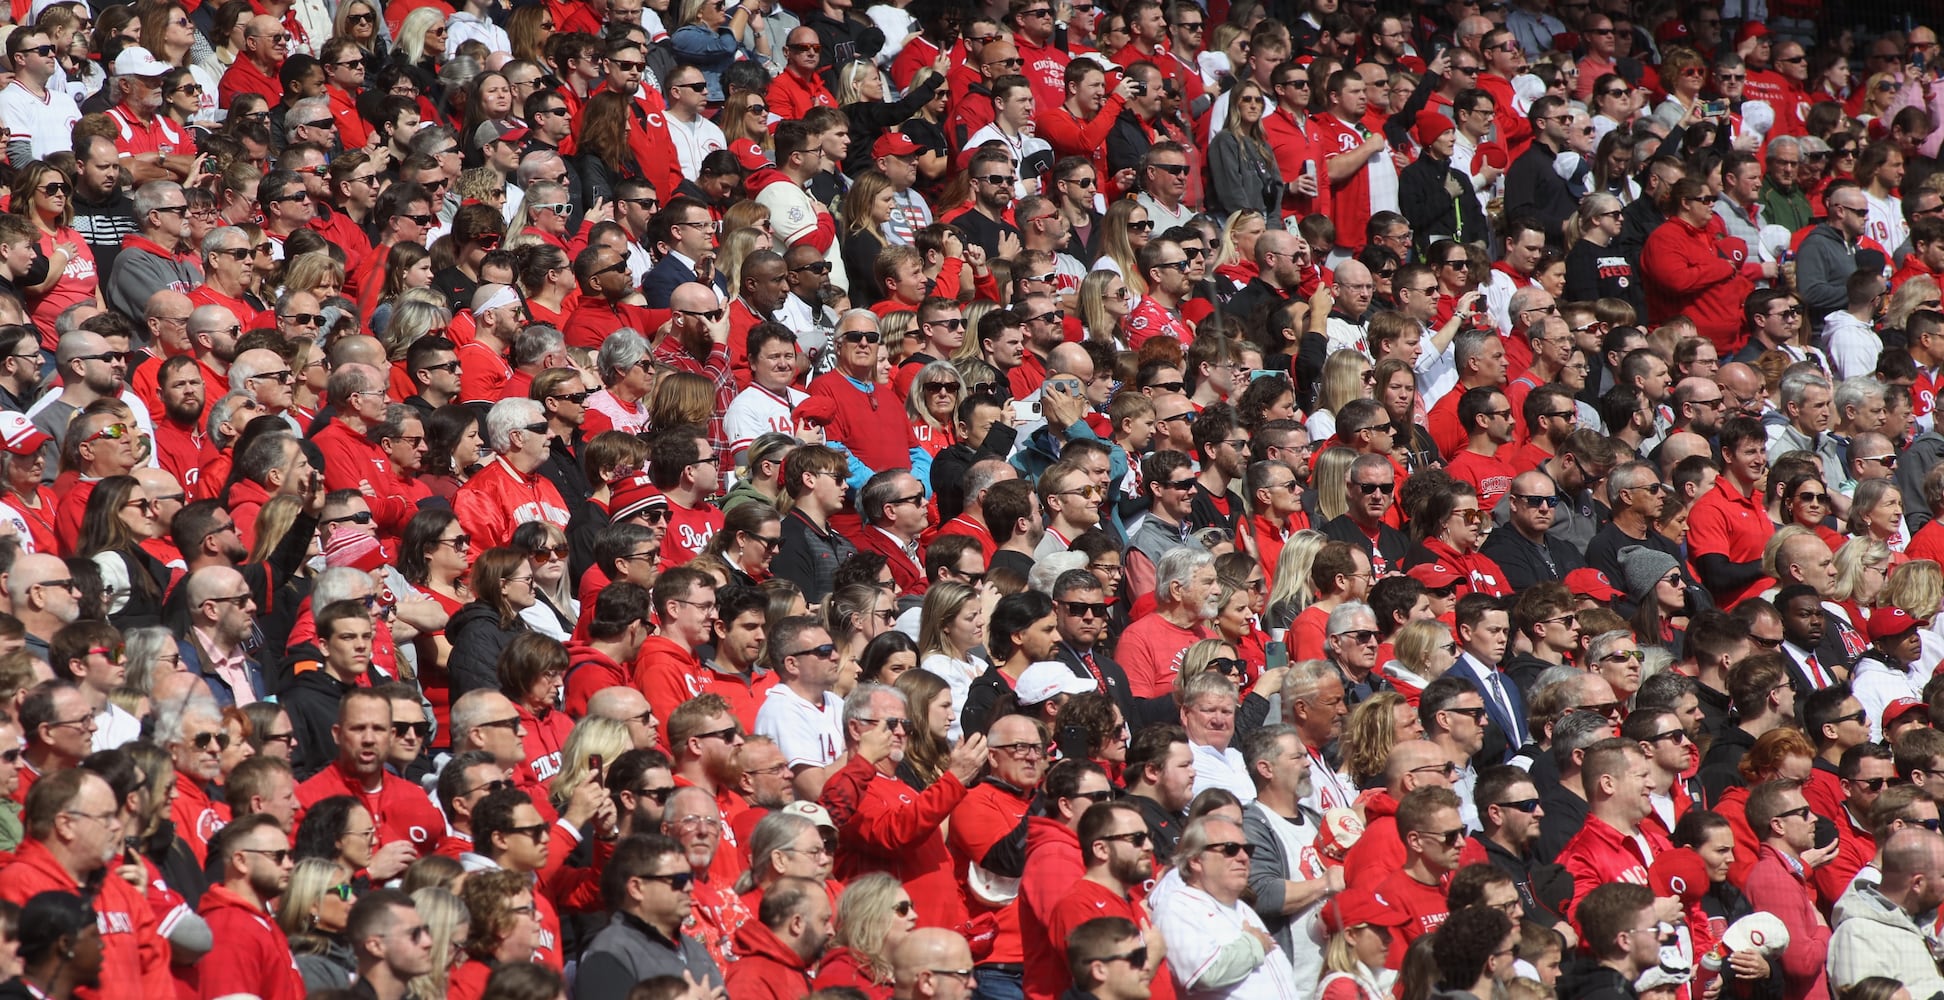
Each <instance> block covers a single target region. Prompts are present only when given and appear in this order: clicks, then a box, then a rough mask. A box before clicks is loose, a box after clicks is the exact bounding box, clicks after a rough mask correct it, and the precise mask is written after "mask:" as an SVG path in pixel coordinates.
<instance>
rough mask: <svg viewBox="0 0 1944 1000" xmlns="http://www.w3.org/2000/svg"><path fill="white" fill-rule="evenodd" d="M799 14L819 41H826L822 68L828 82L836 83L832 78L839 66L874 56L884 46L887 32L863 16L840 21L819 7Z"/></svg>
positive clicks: (820, 68) (820, 67) (803, 22)
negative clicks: (880, 29)
mask: <svg viewBox="0 0 1944 1000" xmlns="http://www.w3.org/2000/svg"><path fill="white" fill-rule="evenodd" d="M799 17H800V19H801V24H802V25H803V26H804V27H806V28H809V29H810V30H811V31H814V32H816V33H817V41H819V42H822V43H823V63H822V64H821V65H819V66H818V69H819V70H821V71H822V72H823V74H824V76H825V78H826V79H825V82H827V83H834V82H835V81H834V80H832V79H830V77H831V76H832V75H833V74H834V73H835V72H836V68H837V67H839V66H842V65H844V64H845V63H847V62H850V61H851V60H853V59H874V58H876V56H877V54H878V51H879V50H880V49H882V48H884V32H882V31H879V30H878V29H877V27H876V26H874V25H873V24H871V22H869V21H866V20H865V19H863V18H862V17H857V18H844V19H842V20H839V19H837V18H834V17H831V16H830V15H828V14H826V13H824V12H823V11H822V10H819V9H816V8H812V9H810V10H809V11H808V12H806V13H804V14H801V15H799Z"/></svg>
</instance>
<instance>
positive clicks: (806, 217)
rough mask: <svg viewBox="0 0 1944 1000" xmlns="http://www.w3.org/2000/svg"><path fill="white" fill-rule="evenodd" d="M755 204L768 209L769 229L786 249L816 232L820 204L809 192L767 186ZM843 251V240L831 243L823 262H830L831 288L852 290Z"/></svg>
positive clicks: (784, 185) (787, 185)
mask: <svg viewBox="0 0 1944 1000" xmlns="http://www.w3.org/2000/svg"><path fill="white" fill-rule="evenodd" d="M756 203H757V204H759V205H761V206H763V207H764V208H767V209H769V213H770V225H771V227H772V228H773V229H775V231H776V235H777V237H778V238H779V239H781V240H782V241H783V242H784V244H785V245H787V246H796V245H797V244H798V243H799V242H801V241H802V240H803V238H804V237H806V236H808V235H810V234H811V233H813V232H815V231H816V229H817V211H818V209H817V203H816V201H815V200H813V199H812V198H811V197H810V192H808V191H805V190H804V189H803V188H802V187H800V186H798V185H796V184H791V183H789V182H787V181H785V182H783V183H772V184H766V185H764V186H763V189H762V190H761V191H758V192H756ZM843 247H844V241H843V240H839V239H832V240H831V241H830V249H829V250H827V251H825V253H824V259H825V260H827V261H829V262H830V284H832V285H835V286H837V287H838V288H849V287H850V280H849V277H848V276H847V275H846V274H845V272H844V253H843ZM778 252H779V253H780V252H781V251H778Z"/></svg>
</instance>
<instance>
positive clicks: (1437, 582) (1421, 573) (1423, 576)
mask: <svg viewBox="0 0 1944 1000" xmlns="http://www.w3.org/2000/svg"><path fill="white" fill-rule="evenodd" d="M1404 575H1405V576H1408V577H1410V578H1411V579H1413V580H1416V581H1417V582H1419V583H1421V584H1424V585H1425V586H1426V587H1429V588H1431V589H1432V590H1436V589H1438V588H1439V587H1449V586H1451V585H1452V584H1454V583H1457V582H1458V581H1460V580H1463V579H1464V578H1465V574H1463V573H1460V572H1458V571H1457V570H1455V569H1453V568H1451V567H1450V566H1446V565H1445V564H1444V563H1441V562H1428V563H1418V564H1417V565H1416V566H1413V567H1411V568H1410V569H1408V570H1405V571H1404Z"/></svg>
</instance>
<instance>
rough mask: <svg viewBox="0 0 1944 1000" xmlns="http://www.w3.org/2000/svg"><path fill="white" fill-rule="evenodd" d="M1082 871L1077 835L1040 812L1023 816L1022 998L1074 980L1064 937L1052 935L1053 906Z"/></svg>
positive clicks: (1038, 999)
mask: <svg viewBox="0 0 1944 1000" xmlns="http://www.w3.org/2000/svg"><path fill="white" fill-rule="evenodd" d="M1086 874H1087V866H1086V862H1085V861H1084V860H1082V858H1081V857H1080V838H1079V836H1078V835H1077V834H1075V833H1074V831H1072V830H1070V829H1068V828H1067V826H1066V824H1064V823H1061V822H1060V821H1058V820H1055V819H1049V818H1047V817H1045V816H1032V817H1028V818H1027V820H1026V871H1025V873H1024V874H1023V875H1021V876H1020V879H1019V904H1018V910H1019V942H1020V945H1021V950H1022V951H1024V953H1025V965H1026V1000H1054V998H1056V997H1058V996H1059V995H1060V994H1062V993H1064V992H1066V988H1067V987H1068V986H1071V985H1073V975H1072V973H1070V972H1068V971H1067V963H1066V942H1065V941H1055V940H1053V936H1052V932H1051V928H1052V926H1053V911H1054V910H1055V909H1057V908H1058V907H1059V905H1060V901H1061V900H1063V899H1065V898H1066V897H1067V895H1068V894H1069V893H1071V892H1072V891H1073V885H1074V883H1076V882H1078V881H1080V880H1081V878H1083V877H1084V876H1085V875H1086Z"/></svg>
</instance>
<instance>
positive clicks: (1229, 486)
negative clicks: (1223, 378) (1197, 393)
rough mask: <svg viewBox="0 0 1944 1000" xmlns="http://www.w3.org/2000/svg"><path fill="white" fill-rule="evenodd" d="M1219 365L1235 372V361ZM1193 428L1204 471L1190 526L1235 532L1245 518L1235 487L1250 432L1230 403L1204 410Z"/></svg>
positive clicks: (1246, 456) (1197, 483) (1197, 481)
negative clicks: (1239, 420) (1242, 424)
mask: <svg viewBox="0 0 1944 1000" xmlns="http://www.w3.org/2000/svg"><path fill="white" fill-rule="evenodd" d="M1191 353H1195V352H1191ZM1217 367H1220V368H1227V369H1228V370H1229V371H1230V372H1231V373H1232V372H1233V371H1234V368H1233V362H1230V363H1229V364H1224V365H1220V366H1217ZM1192 430H1193V433H1194V436H1195V454H1196V457H1198V458H1199V459H1201V474H1200V475H1199V476H1196V477H1195V492H1194V499H1193V500H1191V501H1190V507H1189V510H1188V526H1189V527H1190V528H1191V529H1195V530H1199V529H1201V528H1209V527H1217V528H1221V529H1222V530H1223V533H1224V534H1228V535H1233V534H1235V530H1236V528H1237V527H1238V526H1239V525H1241V523H1242V522H1243V520H1244V517H1243V508H1242V499H1241V498H1240V497H1238V496H1236V494H1235V490H1234V488H1233V487H1234V486H1235V485H1236V484H1238V483H1240V482H1241V480H1242V469H1243V466H1244V465H1245V464H1247V462H1248V460H1249V432H1248V431H1246V430H1243V429H1242V427H1241V425H1240V424H1239V423H1238V422H1237V420H1236V416H1235V407H1233V406H1231V405H1229V404H1227V403H1214V404H1211V405H1209V406H1208V407H1207V408H1206V409H1203V410H1202V411H1201V415H1200V416H1197V417H1196V418H1195V422H1194V425H1193V428H1192Z"/></svg>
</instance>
